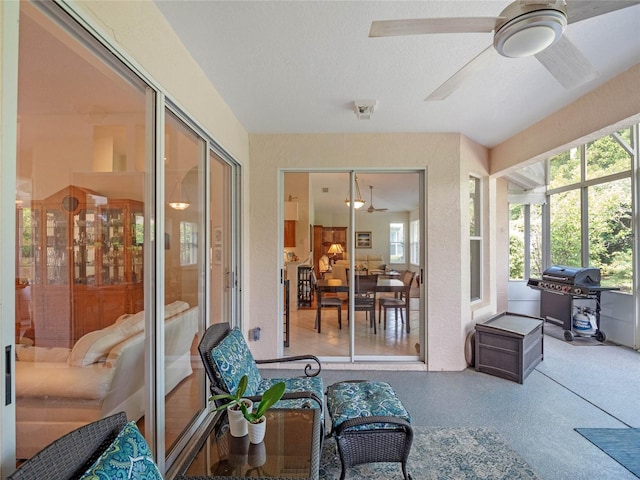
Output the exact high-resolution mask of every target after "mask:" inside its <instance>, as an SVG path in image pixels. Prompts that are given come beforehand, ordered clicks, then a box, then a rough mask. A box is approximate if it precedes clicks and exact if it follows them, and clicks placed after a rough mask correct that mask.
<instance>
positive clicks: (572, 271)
mask: <svg viewBox="0 0 640 480" xmlns="http://www.w3.org/2000/svg"><path fill="white" fill-rule="evenodd" d="M542 278H543V279H545V280H550V281H553V282H559V283H566V284H567V285H591V286H598V285H600V269H599V268H592V267H564V266H562V265H553V266H551V267H549V268H547V269H546V270H545V271H544V272H543V273H542Z"/></svg>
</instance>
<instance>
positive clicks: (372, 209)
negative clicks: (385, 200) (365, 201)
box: [367, 185, 389, 213]
mask: <svg viewBox="0 0 640 480" xmlns="http://www.w3.org/2000/svg"><path fill="white" fill-rule="evenodd" d="M369 189H370V190H371V202H370V204H369V208H367V213H373V212H386V211H387V210H389V209H388V208H375V207H374V206H373V185H369Z"/></svg>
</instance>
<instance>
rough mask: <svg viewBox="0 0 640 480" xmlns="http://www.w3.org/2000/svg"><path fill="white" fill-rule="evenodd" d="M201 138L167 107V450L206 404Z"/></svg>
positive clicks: (165, 336) (202, 163)
mask: <svg viewBox="0 0 640 480" xmlns="http://www.w3.org/2000/svg"><path fill="white" fill-rule="evenodd" d="M204 151H205V141H204V139H203V138H201V137H200V136H198V135H197V134H196V133H195V132H194V131H193V130H191V129H190V128H189V127H188V126H187V125H186V124H185V123H184V122H182V121H181V120H180V119H179V118H177V116H175V115H173V114H172V113H171V112H169V111H168V110H167V115H166V137H165V192H166V205H165V232H164V251H165V294H164V296H165V301H164V303H165V311H164V319H165V321H164V338H165V342H164V350H165V351H164V357H165V360H166V361H165V391H166V393H167V396H166V399H165V419H166V422H165V442H166V444H165V445H166V449H167V452H169V451H170V450H171V449H172V447H173V446H174V444H175V442H176V440H177V439H178V438H179V435H180V434H181V433H182V432H183V431H184V430H185V429H186V428H187V426H188V425H189V424H190V423H191V422H192V421H193V420H194V419H195V418H196V417H197V415H198V414H199V412H200V411H201V410H202V409H203V408H204V407H205V402H206V397H205V395H203V390H204V378H203V376H202V375H200V374H199V373H198V372H194V370H193V365H192V360H191V359H192V358H198V356H197V355H198V354H197V350H196V347H197V338H199V332H200V331H201V328H202V318H203V309H204V277H205V276H204V268H205V267H204V265H205V263H204V262H205V255H204V253H205V250H204V249H203V248H202V247H201V246H202V245H204V244H205V243H204V238H205V235H204V232H205V221H204V218H205V216H204V215H205V202H204Z"/></svg>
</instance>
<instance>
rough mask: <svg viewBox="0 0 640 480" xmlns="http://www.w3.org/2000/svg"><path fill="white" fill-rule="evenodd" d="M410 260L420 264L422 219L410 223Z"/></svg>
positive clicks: (414, 263)
mask: <svg viewBox="0 0 640 480" xmlns="http://www.w3.org/2000/svg"><path fill="white" fill-rule="evenodd" d="M409 262H410V263H411V265H420V220H417V219H416V220H411V223H409Z"/></svg>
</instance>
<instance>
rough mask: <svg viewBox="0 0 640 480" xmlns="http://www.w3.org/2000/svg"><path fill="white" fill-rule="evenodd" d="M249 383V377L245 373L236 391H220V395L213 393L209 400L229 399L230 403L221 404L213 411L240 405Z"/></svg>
mask: <svg viewBox="0 0 640 480" xmlns="http://www.w3.org/2000/svg"><path fill="white" fill-rule="evenodd" d="M248 385H249V377H248V376H247V375H243V376H242V378H241V379H240V381H239V382H238V388H236V391H235V393H220V394H218V395H213V396H211V397H209V401H216V400H229V402H228V403H225V404H224V405H220V406H218V407H216V408H215V409H214V410H213V411H214V412H219V411H220V410H224V409H225V408H228V407H231V406H233V405H239V404H240V400H242V396H243V395H244V392H246V391H247V386H248Z"/></svg>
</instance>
